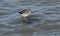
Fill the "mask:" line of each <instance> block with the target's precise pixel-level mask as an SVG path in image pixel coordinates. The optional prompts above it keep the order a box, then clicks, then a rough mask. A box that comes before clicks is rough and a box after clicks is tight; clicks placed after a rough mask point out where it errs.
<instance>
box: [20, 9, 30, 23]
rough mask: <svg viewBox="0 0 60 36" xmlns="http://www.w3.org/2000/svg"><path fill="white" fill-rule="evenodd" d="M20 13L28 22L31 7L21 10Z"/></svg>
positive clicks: (25, 21) (24, 21) (24, 20)
mask: <svg viewBox="0 0 60 36" xmlns="http://www.w3.org/2000/svg"><path fill="white" fill-rule="evenodd" d="M19 13H20V14H21V15H22V17H23V23H27V22H28V16H29V15H30V13H31V9H24V10H22V11H20V12H19Z"/></svg>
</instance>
